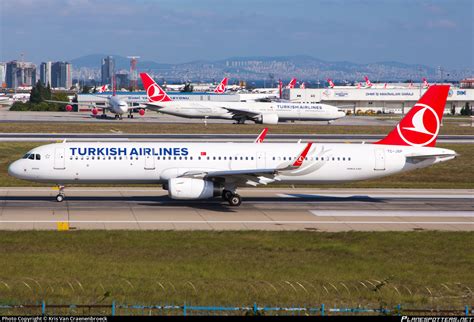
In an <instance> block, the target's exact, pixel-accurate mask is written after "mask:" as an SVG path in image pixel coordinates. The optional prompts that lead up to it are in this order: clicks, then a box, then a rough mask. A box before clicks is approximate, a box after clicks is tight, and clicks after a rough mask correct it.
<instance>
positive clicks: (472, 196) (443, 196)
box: [277, 193, 474, 199]
mask: <svg viewBox="0 0 474 322" xmlns="http://www.w3.org/2000/svg"><path fill="white" fill-rule="evenodd" d="M277 196H278V197H280V198H303V199H304V198H317V197H325V198H330V197H333V198H361V197H364V198H384V199H399V198H403V199H433V198H435V199H474V194H467V195H466V194H462V195H446V194H439V195H435V194H426V195H425V194H412V195H403V194H389V195H387V194H370V193H369V194H345V193H334V194H328V193H321V194H318V193H314V194H306V193H295V194H291V193H288V194H286V193H279V194H277Z"/></svg>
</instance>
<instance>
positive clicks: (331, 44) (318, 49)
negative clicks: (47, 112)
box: [0, 0, 474, 69]
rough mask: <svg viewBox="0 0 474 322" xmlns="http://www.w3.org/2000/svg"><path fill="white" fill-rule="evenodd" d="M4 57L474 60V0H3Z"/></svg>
mask: <svg viewBox="0 0 474 322" xmlns="http://www.w3.org/2000/svg"><path fill="white" fill-rule="evenodd" d="M0 14H1V16H0V20H1V22H0V29H1V30H0V31H1V35H0V36H1V38H0V44H1V48H0V60H2V61H5V60H11V59H15V58H19V56H20V53H22V52H24V53H25V59H26V60H30V61H34V62H40V61H43V60H69V59H73V58H76V57H80V56H83V55H87V54H94V53H111V54H118V55H123V56H127V55H140V56H141V57H142V59H145V60H155V61H157V62H162V63H179V62H186V61H191V60H198V59H210V60H213V59H222V58H227V57H232V56H286V55H298V54H303V55H311V56H313V57H316V58H320V59H324V60H329V61H339V60H345V61H351V62H356V63H369V62H379V61H399V62H403V63H413V64H426V65H430V66H438V65H441V66H443V67H444V68H470V69H473V68H474V63H473V59H474V58H473V55H474V34H473V28H474V27H473V24H474V1H472V0H450V1H448V0H446V1H421V0H420V1H417V0H399V1H397V0H352V1H350V0H344V1H342V0H320V1H315V0H307V1H297V0H296V1H295V0H293V1H290V0H285V1H282V0H271V1H252V0H240V1H223V0H220V1H214V0H199V1H191V0H181V1H179V0H176V1H168V0H162V1H158V0H156V1H151V0H136V1H133V0H102V1H97V0H62V1H60V0H2V1H0Z"/></svg>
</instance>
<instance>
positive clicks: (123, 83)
mask: <svg viewBox="0 0 474 322" xmlns="http://www.w3.org/2000/svg"><path fill="white" fill-rule="evenodd" d="M115 80H116V82H117V88H126V87H128V86H129V85H130V81H129V79H128V74H127V73H123V72H122V73H117V74H115Z"/></svg>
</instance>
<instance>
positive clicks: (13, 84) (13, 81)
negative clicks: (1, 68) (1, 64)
mask: <svg viewBox="0 0 474 322" xmlns="http://www.w3.org/2000/svg"><path fill="white" fill-rule="evenodd" d="M5 80H6V82H7V87H9V88H17V87H20V86H33V85H34V84H35V83H36V65H35V64H33V63H30V62H20V61H17V60H13V61H10V62H8V63H7V68H6V75H5Z"/></svg>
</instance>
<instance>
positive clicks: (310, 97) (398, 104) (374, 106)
mask: <svg viewBox="0 0 474 322" xmlns="http://www.w3.org/2000/svg"><path fill="white" fill-rule="evenodd" d="M425 91H426V89H424V88H419V87H418V88H355V87H349V86H348V87H347V88H344V87H343V86H341V87H339V88H308V89H301V88H293V89H285V90H283V98H284V99H287V100H290V101H292V102H295V103H317V102H321V103H326V104H329V105H334V106H339V107H340V109H342V110H344V111H346V112H349V113H356V112H357V111H361V112H366V111H368V110H372V111H373V112H375V113H394V114H405V113H406V112H408V110H409V109H410V108H411V107H412V106H413V105H414V104H415V103H416V102H417V101H418V100H419V99H420V97H421V96H422V95H423V94H424V93H425ZM466 103H467V104H469V106H470V107H472V106H473V105H474V88H459V87H451V89H450V91H449V95H448V100H447V102H446V110H445V113H451V110H452V108H454V109H455V111H456V114H459V112H460V111H461V109H462V108H463V107H465V105H466Z"/></svg>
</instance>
